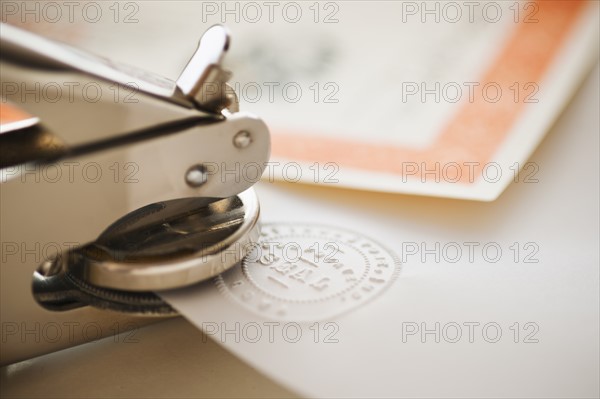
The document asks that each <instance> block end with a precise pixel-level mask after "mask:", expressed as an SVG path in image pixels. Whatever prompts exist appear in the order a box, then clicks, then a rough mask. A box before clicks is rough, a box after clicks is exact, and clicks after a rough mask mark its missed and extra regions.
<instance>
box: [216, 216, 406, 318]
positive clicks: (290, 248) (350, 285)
mask: <svg viewBox="0 0 600 399" xmlns="http://www.w3.org/2000/svg"><path fill="white" fill-rule="evenodd" d="M399 270H400V262H399V260H398V258H397V257H396V256H395V255H394V254H393V253H392V252H390V251H388V250H387V249H385V248H384V247H383V246H382V245H380V244H379V243H377V242H375V241H373V240H372V239H370V238H367V237H365V236H363V235H361V234H359V233H356V232H353V231H350V230H345V229H340V228H337V227H330V226H321V225H312V224H295V223H294V224H280V223H277V224H266V225H263V227H262V232H261V239H260V241H259V243H258V244H257V245H255V246H254V248H253V249H252V251H250V253H249V254H248V255H247V257H246V258H245V259H244V260H243V262H242V264H241V266H238V267H235V268H232V269H231V270H229V271H227V272H225V273H223V274H221V275H220V276H218V277H216V283H217V285H218V286H219V288H220V290H221V291H222V292H225V293H226V294H227V295H229V296H231V297H233V298H234V299H235V300H236V301H238V302H240V303H241V304H243V306H245V307H247V308H249V309H250V310H252V311H255V312H257V313H258V314H260V315H262V316H265V317H268V318H272V319H280V320H293V321H317V320H325V319H328V318H332V317H335V316H337V315H339V314H341V313H344V312H347V311H350V310H352V309H355V308H357V307H358V306H360V305H362V304H364V303H366V302H367V301H369V300H371V299H372V298H374V297H375V296H377V295H378V294H380V293H381V292H382V291H383V290H385V288H386V287H388V286H389V285H390V284H391V283H392V282H393V280H394V279H395V277H396V275H397V274H398V272H399Z"/></svg>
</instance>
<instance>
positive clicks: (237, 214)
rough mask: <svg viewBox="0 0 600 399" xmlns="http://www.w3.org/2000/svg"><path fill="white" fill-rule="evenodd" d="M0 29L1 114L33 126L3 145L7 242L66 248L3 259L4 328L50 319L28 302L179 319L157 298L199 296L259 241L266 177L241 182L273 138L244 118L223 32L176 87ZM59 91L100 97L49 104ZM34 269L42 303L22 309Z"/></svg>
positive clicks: (16, 131)
mask: <svg viewBox="0 0 600 399" xmlns="http://www.w3.org/2000/svg"><path fill="white" fill-rule="evenodd" d="M1 30H2V35H1V36H0V38H1V41H2V43H1V45H2V53H1V57H0V62H1V63H0V78H1V80H2V93H1V95H2V99H1V101H2V105H3V106H5V107H8V106H13V105H14V106H16V107H18V108H20V109H21V110H23V111H24V113H25V114H27V115H28V118H26V119H25V118H24V119H23V121H24V122H23V123H16V124H12V125H3V126H2V129H1V132H2V134H0V178H1V184H2V185H1V190H0V211H1V216H2V221H3V222H2V225H1V228H2V236H3V241H4V240H8V241H10V242H14V243H26V244H25V245H30V244H29V243H35V245H39V244H40V243H42V244H43V243H48V242H51V243H61V245H57V246H56V247H61V248H57V249H56V250H54V249H52V250H51V251H49V252H51V254H47V253H44V257H43V259H42V260H35V259H37V258H33V257H32V259H31V260H29V259H25V261H24V262H11V261H9V260H5V258H6V257H3V260H2V268H0V272H1V273H2V278H1V279H0V282H1V284H2V290H1V292H0V293H1V295H2V301H0V302H1V307H2V319H3V320H11V321H14V320H16V321H19V320H23V318H24V317H27V318H30V317H31V315H34V316H33V318H34V320H35V319H42V318H45V317H47V316H46V315H44V314H42V313H41V311H40V309H41V308H40V307H39V306H34V304H35V301H34V298H33V296H34V297H35V300H36V301H37V302H39V303H41V304H43V306H44V307H46V308H47V309H54V310H67V309H75V308H78V307H81V306H83V305H86V304H87V305H92V306H93V307H97V308H100V309H111V310H118V311H121V312H127V313H134V314H144V315H147V314H151V315H157V314H158V315H165V314H173V313H174V311H173V309H172V308H170V306H168V304H165V303H164V302H162V300H160V298H158V297H157V296H156V295H155V294H154V293H153V291H154V290H161V289H170V288H174V287H178V286H183V285H189V284H193V283H195V282H198V281H201V280H204V279H207V278H210V277H212V276H214V275H216V274H218V273H220V272H222V271H223V270H226V269H227V268H229V267H231V266H232V265H234V264H236V263H237V262H239V261H240V260H241V259H242V257H243V256H244V255H245V254H246V252H247V251H248V245H249V244H250V243H251V242H253V240H255V239H256V238H257V236H258V229H259V227H258V226H259V225H258V217H259V206H258V201H257V198H256V196H255V194H254V192H253V190H252V189H251V187H252V185H253V184H254V183H255V182H256V181H257V180H258V179H259V178H260V176H257V177H256V178H254V179H250V178H248V177H247V176H245V175H244V170H245V168H246V166H247V165H251V166H252V170H253V174H256V173H255V172H254V171H255V170H256V167H257V165H258V166H259V167H262V168H263V169H264V168H265V167H266V164H267V161H268V159H269V153H270V138H269V132H268V129H267V127H266V125H265V124H264V122H263V121H262V120H260V119H259V118H257V117H255V116H253V115H251V114H248V113H245V112H238V106H239V104H238V101H237V97H236V95H235V93H234V92H233V90H231V88H230V87H229V86H227V85H226V81H227V80H228V79H229V76H230V73H229V72H228V71H225V70H224V69H223V68H222V67H221V61H222V58H223V56H224V54H225V52H226V51H227V49H228V47H229V43H230V39H229V35H228V33H227V31H226V29H224V28H223V27H220V26H215V27H212V28H210V29H209V30H208V31H207V33H206V34H205V36H203V38H202V39H201V41H200V45H199V47H198V50H197V51H196V53H195V54H194V55H193V57H192V58H191V60H190V62H189V64H188V65H187V67H186V68H185V70H184V71H183V72H182V73H181V75H180V77H179V78H178V80H177V82H174V81H172V80H170V79H166V78H163V77H160V76H157V75H155V74H152V73H149V72H146V71H141V70H139V69H137V68H132V67H129V66H126V65H123V64H120V63H117V62H114V61H112V60H107V59H104V58H102V57H97V56H95V55H91V54H88V53H86V52H84V51H82V50H79V49H75V48H73V47H70V46H67V45H64V44H62V43H58V42H55V41H52V40H48V39H46V38H43V37H40V36H37V35H35V34H32V33H29V32H26V31H24V30H21V29H19V28H16V27H12V26H9V25H6V24H2V26H1ZM57 85H58V86H64V87H70V86H73V85H77V86H78V87H84V86H86V85H93V86H94V87H97V88H99V90H100V91H101V92H102V93H103V95H102V96H101V98H100V99H99V100H98V101H91V100H90V99H89V98H86V97H85V95H83V94H82V93H83V92H82V91H81V90H75V91H73V92H72V93H71V92H69V93H68V95H64V94H65V93H66V92H63V95H62V96H59V97H58V98H47V96H45V95H40V90H44V88H47V87H54V86H57ZM32 97H33V98H32ZM240 132H245V133H244V137H241V138H240V137H239V133H240ZM236 137H237V138H236ZM249 138H251V139H249ZM89 166H93V168H88V167H89ZM86 168H88V169H86ZM190 168H196V169H190ZM49 170H50V171H54V172H56V171H58V172H59V173H58V177H56V175H53V176H55V177H56V178H54V177H53V178H48V175H47V172H48V171H49ZM86 170H87V171H88V172H89V171H90V170H91V171H92V172H94V171H95V172H96V175H94V174H93V173H92V175H91V176H90V174H89V173H87V174H86V173H85V172H86ZM82 171H83V172H84V173H82ZM200 172H201V173H200ZM149 204H150V205H149ZM123 215H126V216H123ZM115 221H117V222H115ZM8 226H10V229H9V227H8ZM107 226H110V227H108V228H107ZM103 230H104V232H102V231H103ZM62 244H68V245H69V247H68V248H66V249H65V248H64V246H65V245H62ZM7 259H8V258H7ZM44 259H45V260H44ZM23 263H26V265H27V266H28V267H26V268H24V267H23ZM40 263H42V266H39V265H40ZM38 266H39V268H38V269H37V271H35V272H34V278H33V293H34V295H33V296H32V295H31V294H29V297H25V299H24V300H20V301H19V303H20V304H21V305H19V306H18V307H17V306H15V305H14V303H15V301H14V300H13V299H12V298H15V297H16V296H19V297H20V298H23V297H22V296H20V295H21V293H22V292H25V291H27V292H28V293H30V292H31V291H30V287H31V273H32V271H33V270H34V269H35V268H36V267H38ZM24 309H25V310H24ZM73 312H75V313H76V312H79V310H73ZM77 314H79V313H77ZM24 315H27V316H24ZM35 315H37V316H35ZM54 317H56V316H54Z"/></svg>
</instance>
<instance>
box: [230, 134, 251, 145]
mask: <svg viewBox="0 0 600 399" xmlns="http://www.w3.org/2000/svg"><path fill="white" fill-rule="evenodd" d="M250 143H252V137H251V136H250V133H249V132H247V131H245V130H242V131H240V132H237V134H236V135H235V136H234V137H233V145H234V146H236V147H237V148H246V147H248V146H249V145H250Z"/></svg>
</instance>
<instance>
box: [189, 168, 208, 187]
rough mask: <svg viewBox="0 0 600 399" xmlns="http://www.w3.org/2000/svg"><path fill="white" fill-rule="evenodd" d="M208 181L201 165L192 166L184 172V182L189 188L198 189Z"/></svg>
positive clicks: (204, 169)
mask: <svg viewBox="0 0 600 399" xmlns="http://www.w3.org/2000/svg"><path fill="white" fill-rule="evenodd" d="M206 180H208V174H207V173H206V168H205V167H204V166H202V165H194V166H192V167H191V168H189V169H188V170H187V172H185V182H186V183H187V184H188V186H190V187H200V186H201V185H203V184H204V183H206Z"/></svg>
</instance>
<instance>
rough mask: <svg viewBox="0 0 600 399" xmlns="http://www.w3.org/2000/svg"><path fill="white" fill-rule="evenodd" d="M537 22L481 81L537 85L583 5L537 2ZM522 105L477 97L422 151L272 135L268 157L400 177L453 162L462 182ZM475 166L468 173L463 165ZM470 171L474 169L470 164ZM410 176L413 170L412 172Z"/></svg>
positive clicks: (514, 38) (514, 39)
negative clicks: (406, 169)
mask: <svg viewBox="0 0 600 399" xmlns="http://www.w3.org/2000/svg"><path fill="white" fill-rule="evenodd" d="M535 3H537V5H538V6H539V11H538V13H537V16H538V17H537V19H538V22H534V23H525V22H521V23H519V24H517V25H516V28H515V30H514V32H513V33H512V35H511V36H510V38H509V39H508V41H507V44H506V46H505V47H504V49H503V50H502V51H501V52H500V53H499V55H498V57H497V59H496V61H495V62H493V63H492V67H491V68H490V69H489V70H488V71H487V72H486V73H485V74H484V75H483V77H482V79H481V80H480V82H481V84H482V85H484V84H485V83H487V82H496V83H498V84H499V85H500V86H501V87H509V86H511V85H512V84H513V83H514V82H521V83H523V82H539V81H540V80H541V79H542V78H543V76H544V74H545V72H546V71H547V69H548V67H549V66H550V65H551V63H552V60H553V59H554V57H555V56H556V54H557V52H558V51H559V50H560V48H561V46H562V45H563V42H564V40H565V38H566V37H567V35H568V33H569V32H570V31H571V29H572V28H573V27H574V26H575V25H576V23H577V19H578V17H579V16H580V14H581V13H582V11H583V9H584V8H585V7H584V6H585V4H586V3H587V0H558V1H555V0H537V1H536V2H535ZM525 105H526V104H524V103H523V102H522V101H518V102H515V101H514V99H513V97H512V95H503V96H502V97H501V99H500V100H499V101H498V102H496V103H491V102H487V101H485V100H483V99H481V98H479V101H477V99H475V100H474V101H473V102H470V103H465V104H463V105H462V106H460V108H459V110H458V111H457V113H456V114H455V115H454V117H453V118H451V119H450V121H449V123H448V124H447V125H446V127H445V128H444V129H443V130H442V132H441V133H440V134H439V136H438V138H437V140H436V141H435V142H434V143H433V144H432V145H431V146H430V147H429V148H426V149H419V150H415V149H410V148H404V147H399V146H392V145H385V144H383V145H382V144H370V143H368V142H358V141H355V140H346V139H343V138H333V137H326V136H325V135H322V136H318V135H311V136H307V135H306V134H298V133H294V132H289V131H288V132H281V133H280V132H277V133H276V134H274V135H273V136H272V154H273V156H275V157H276V158H282V159H286V160H297V161H304V162H322V163H326V162H335V163H337V164H338V165H340V166H342V167H350V168H355V169H359V170H360V169H362V170H367V171H374V172H387V173H393V174H397V175H402V174H403V164H404V163H407V162H416V163H418V164H424V165H425V166H426V165H429V167H427V166H426V167H421V168H419V171H418V172H417V174H416V175H415V174H411V176H413V177H414V178H421V176H420V174H419V173H420V172H424V171H426V170H430V169H432V168H433V167H434V166H435V164H436V163H440V164H444V163H449V162H456V163H457V164H458V165H459V166H461V167H462V168H463V170H462V179H461V182H462V183H466V184H467V183H475V182H476V181H477V180H473V179H470V176H472V173H473V170H474V171H475V172H476V175H475V176H480V175H481V173H480V172H481V168H482V167H483V165H485V164H486V163H487V162H490V161H491V159H492V157H493V156H494V154H495V153H496V151H497V150H498V149H499V148H500V146H501V144H502V143H503V142H504V140H505V139H506V137H507V135H508V134H509V132H510V130H511V127H512V126H513V125H514V123H515V122H516V120H517V119H518V117H519V115H520V114H521V112H522V111H523V108H524V107H525ZM471 162H476V163H478V165H479V166H475V167H474V169H473V170H471V171H470V172H471V174H469V170H468V169H467V168H468V167H469V166H468V164H467V165H465V163H471ZM471 167H473V166H472V164H471ZM413 172H414V171H413Z"/></svg>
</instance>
